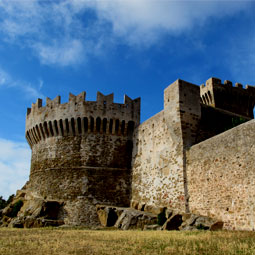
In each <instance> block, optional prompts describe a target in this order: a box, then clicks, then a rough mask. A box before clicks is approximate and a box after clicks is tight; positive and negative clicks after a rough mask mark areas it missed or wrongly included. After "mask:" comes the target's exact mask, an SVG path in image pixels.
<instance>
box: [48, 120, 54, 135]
mask: <svg viewBox="0 0 255 255" xmlns="http://www.w3.org/2000/svg"><path fill="white" fill-rule="evenodd" d="M49 127H50V134H51V136H54V132H53V128H52V124H51V121H49Z"/></svg>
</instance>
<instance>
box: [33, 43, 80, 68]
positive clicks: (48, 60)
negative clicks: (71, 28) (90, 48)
mask: <svg viewBox="0 0 255 255" xmlns="http://www.w3.org/2000/svg"><path fill="white" fill-rule="evenodd" d="M34 49H35V50H36V52H37V54H39V57H40V59H41V62H42V63H44V64H53V65H54V64H58V65H60V66H67V65H72V64H75V63H80V62H81V61H82V59H83V58H84V56H83V54H84V49H83V45H82V43H81V41H79V40H70V41H67V42H66V43H61V45H59V44H57V43H55V45H45V44H42V43H39V44H35V46H34Z"/></svg>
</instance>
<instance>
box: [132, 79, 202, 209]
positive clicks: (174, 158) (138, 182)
mask: <svg viewBox="0 0 255 255" xmlns="http://www.w3.org/2000/svg"><path fill="white" fill-rule="evenodd" d="M200 115H201V112H200V91H199V87H198V86H196V85H193V84H190V83H187V82H184V81H182V80H177V81H176V82H174V83H173V84H171V85H170V86H169V87H167V88H166V89H165V91H164V110H163V111H161V112H160V113H158V114H157V115H155V116H153V117H152V118H150V119H149V120H147V121H146V122H144V123H142V124H141V125H140V126H139V128H138V129H137V130H136V136H135V139H134V150H133V164H132V167H133V168H132V170H133V173H132V202H131V205H132V206H133V207H137V208H142V207H143V206H144V205H152V206H160V207H173V208H176V209H179V210H181V211H188V204H187V187H186V172H185V171H186V170H185V164H184V163H185V161H184V159H185V149H184V148H185V147H186V146H190V145H191V144H194V142H195V140H196V134H197V130H198V123H199V119H200Z"/></svg>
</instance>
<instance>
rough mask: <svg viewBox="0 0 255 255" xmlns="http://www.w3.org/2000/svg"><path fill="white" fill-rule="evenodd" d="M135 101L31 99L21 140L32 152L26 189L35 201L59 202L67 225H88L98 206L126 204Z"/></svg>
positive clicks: (137, 109)
mask: <svg viewBox="0 0 255 255" xmlns="http://www.w3.org/2000/svg"><path fill="white" fill-rule="evenodd" d="M139 122H140V99H139V98H138V99H135V100H131V99H130V98H129V97H128V96H125V98H124V104H117V103H114V102H113V94H111V95H108V96H104V95H103V94H101V93H100V92H98V94H97V101H96V102H89V101H85V92H82V93H81V94H79V95H78V96H74V95H72V94H70V95H69V102H67V103H64V104H61V103H60V97H59V96H58V97H56V98H55V99H54V100H50V99H49V98H47V100H46V105H45V106H42V100H40V99H39V100H37V102H36V104H33V105H32V109H28V112H27V120H26V138H27V141H28V143H29V144H30V146H31V149H32V159H31V171H30V181H29V189H30V190H31V191H32V192H33V193H34V196H35V197H41V198H44V199H47V200H60V201H61V200H62V201H65V213H66V215H67V218H66V222H67V223H68V224H75V225H80V224H85V225H93V224H95V222H97V215H96V210H95V205H96V204H98V203H104V204H116V205H119V206H128V205H129V197H130V185H131V180H130V171H131V155H132V146H133V145H132V135H133V131H134V128H135V127H136V126H138V125H139Z"/></svg>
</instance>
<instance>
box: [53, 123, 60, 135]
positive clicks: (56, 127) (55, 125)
mask: <svg viewBox="0 0 255 255" xmlns="http://www.w3.org/2000/svg"><path fill="white" fill-rule="evenodd" d="M54 127H55V131H56V133H57V134H56V135H59V132H58V123H57V121H56V120H54Z"/></svg>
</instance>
